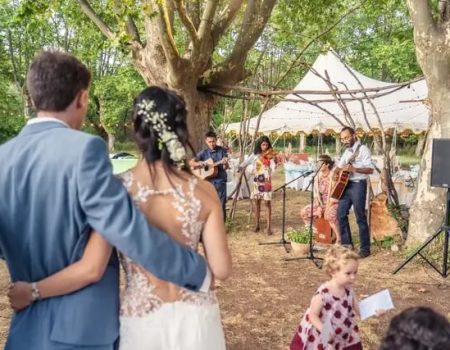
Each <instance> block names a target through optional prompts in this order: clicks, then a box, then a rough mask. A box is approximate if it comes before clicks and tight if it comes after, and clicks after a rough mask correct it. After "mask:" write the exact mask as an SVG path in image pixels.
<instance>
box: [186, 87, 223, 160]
mask: <svg viewBox="0 0 450 350" xmlns="http://www.w3.org/2000/svg"><path fill="white" fill-rule="evenodd" d="M178 93H179V94H180V95H181V96H182V97H183V98H184V101H185V102H186V107H187V111H188V131H189V136H190V141H191V144H192V146H193V147H194V151H195V152H198V151H199V150H200V149H201V148H203V147H205V143H204V140H205V133H206V132H207V131H208V130H209V124H210V121H211V116H212V111H213V107H214V104H215V98H214V97H213V96H212V95H207V94H204V93H201V92H198V91H197V89H196V87H195V86H186V87H185V88H184V89H183V90H178Z"/></svg>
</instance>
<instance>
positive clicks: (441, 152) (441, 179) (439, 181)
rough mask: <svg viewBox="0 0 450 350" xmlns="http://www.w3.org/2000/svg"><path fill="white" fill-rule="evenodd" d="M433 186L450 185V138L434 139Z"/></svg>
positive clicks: (432, 160)
mask: <svg viewBox="0 0 450 350" xmlns="http://www.w3.org/2000/svg"><path fill="white" fill-rule="evenodd" d="M431 186H433V187H445V188H449V187H450V139H433V148H432V158H431Z"/></svg>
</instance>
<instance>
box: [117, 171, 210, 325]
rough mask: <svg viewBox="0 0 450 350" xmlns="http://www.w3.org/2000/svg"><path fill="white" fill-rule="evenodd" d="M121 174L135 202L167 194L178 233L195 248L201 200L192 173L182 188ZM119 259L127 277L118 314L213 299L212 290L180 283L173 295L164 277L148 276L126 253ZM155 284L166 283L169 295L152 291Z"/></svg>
mask: <svg viewBox="0 0 450 350" xmlns="http://www.w3.org/2000/svg"><path fill="white" fill-rule="evenodd" d="M121 178H122V181H123V183H124V186H125V187H126V188H127V190H128V192H129V193H130V196H131V197H132V199H133V201H134V203H135V204H136V205H137V206H142V205H143V204H144V203H146V202H147V201H148V200H149V199H150V197H151V196H171V197H172V201H171V204H172V206H173V208H174V209H175V213H176V220H177V221H178V222H179V224H180V232H181V235H182V236H183V238H185V241H184V242H185V244H186V245H187V246H189V247H190V248H191V249H193V250H197V248H198V244H199V242H200V238H201V233H202V229H203V224H204V223H203V221H201V220H200V212H201V208H202V203H201V201H200V200H199V199H198V198H197V197H196V196H195V188H196V186H197V182H198V181H197V179H196V178H195V177H190V178H189V180H188V184H187V189H186V190H183V186H182V185H181V184H177V185H176V186H175V188H169V189H164V190H155V189H152V188H150V187H149V186H147V185H142V184H141V183H140V182H139V181H137V180H136V179H135V178H134V176H133V173H131V172H126V173H124V174H122V176H121ZM169 215H170V214H169ZM121 260H122V264H123V266H124V269H125V274H126V279H127V285H126V288H125V291H124V294H123V297H122V303H121V314H123V315H130V316H142V315H145V314H148V313H149V312H152V311H153V310H156V309H158V308H159V307H161V305H162V304H163V303H165V302H173V301H182V302H188V303H195V304H204V303H207V304H210V303H216V302H217V300H216V298H215V295H214V293H213V292H210V293H196V292H191V291H189V290H186V289H184V288H180V287H176V297H173V290H174V286H173V285H170V284H169V283H168V282H165V281H158V280H157V278H156V277H154V278H153V277H150V274H149V273H148V272H147V271H145V270H144V269H143V268H142V267H141V266H140V265H138V264H137V263H134V262H133V261H132V260H131V259H129V258H128V257H125V256H121ZM155 284H158V290H159V291H161V290H164V288H165V287H166V289H167V290H169V291H170V292H171V293H169V294H171V295H172V296H171V297H170V298H165V297H162V296H161V294H159V293H157V292H156V290H155Z"/></svg>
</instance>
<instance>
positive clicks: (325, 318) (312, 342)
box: [290, 246, 362, 350]
mask: <svg viewBox="0 0 450 350" xmlns="http://www.w3.org/2000/svg"><path fill="white" fill-rule="evenodd" d="M323 267H324V269H325V271H326V272H327V274H328V275H329V276H330V277H331V279H330V280H329V281H327V282H325V283H324V284H322V285H321V286H320V287H319V289H318V290H317V292H316V293H315V294H314V296H313V298H312V300H311V305H310V307H309V308H308V309H307V310H306V312H305V314H304V316H303V318H302V319H301V322H300V325H299V327H298V329H297V331H296V332H295V335H294V338H293V339H292V342H291V346H290V349H291V350H362V343H361V339H360V336H359V329H358V325H357V322H356V314H357V313H358V314H359V307H358V302H357V300H356V297H355V295H354V293H353V289H352V285H353V282H354V280H355V278H356V274H357V272H358V254H356V253H355V252H353V251H351V250H350V249H348V248H345V247H342V246H332V247H331V248H330V249H329V250H328V251H327V254H326V256H325V259H324V265H323Z"/></svg>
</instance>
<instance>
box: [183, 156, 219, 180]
mask: <svg viewBox="0 0 450 350" xmlns="http://www.w3.org/2000/svg"><path fill="white" fill-rule="evenodd" d="M226 161H227V158H223V159H222V160H219V161H218V162H214V160H212V159H211V158H210V159H207V160H205V161H204V162H202V164H201V165H199V166H196V167H193V168H191V171H192V173H193V174H194V175H195V176H197V177H198V178H200V179H203V180H207V179H210V178H212V177H216V176H217V173H218V172H219V165H220V164H223V163H225V162H226Z"/></svg>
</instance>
